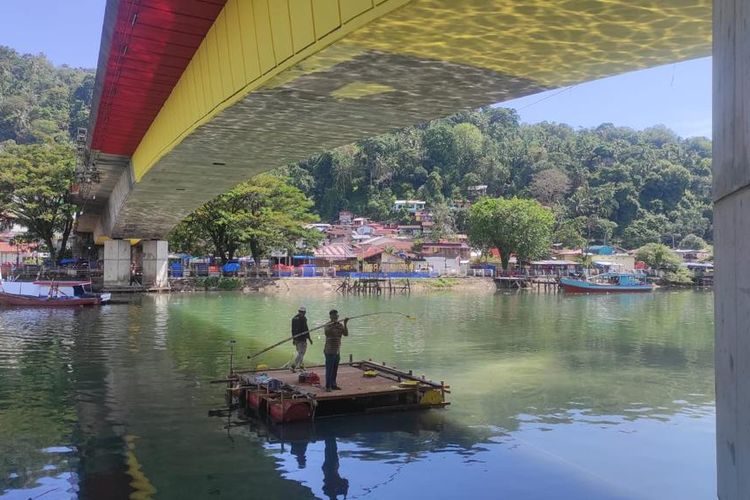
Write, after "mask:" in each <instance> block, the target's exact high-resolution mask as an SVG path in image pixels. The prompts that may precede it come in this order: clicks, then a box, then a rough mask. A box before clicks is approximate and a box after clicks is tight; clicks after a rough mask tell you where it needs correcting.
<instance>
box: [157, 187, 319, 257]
mask: <svg viewBox="0 0 750 500" xmlns="http://www.w3.org/2000/svg"><path fill="white" fill-rule="evenodd" d="M312 204H313V203H312V201H310V199H308V198H307V197H306V196H305V195H304V194H303V193H302V192H301V191H300V190H299V189H297V188H295V187H292V186H290V185H289V184H287V183H286V182H285V180H284V179H283V178H280V177H276V176H273V175H271V174H261V175H258V176H256V177H254V178H252V179H250V180H249V181H247V182H245V183H242V184H240V185H239V186H237V187H235V188H234V189H232V190H231V191H229V192H228V193H225V194H222V195H220V196H218V197H216V198H215V199H213V200H211V201H209V202H208V203H206V204H205V205H203V206H202V207H200V208H198V209H197V210H196V211H195V212H193V213H192V214H190V215H189V216H188V217H187V218H186V219H185V220H183V221H182V222H181V223H180V224H178V226H177V227H175V229H174V230H173V231H172V233H171V234H170V245H174V248H175V249H178V250H181V251H185V252H188V253H193V252H203V251H205V250H210V251H212V253H213V254H214V255H216V256H218V257H221V258H222V259H223V260H224V261H225V262H226V261H228V260H232V259H233V258H234V257H235V255H236V253H237V252H238V250H240V249H241V248H247V249H248V250H249V251H250V253H251V254H252V256H253V258H254V259H255V260H256V261H259V260H260V259H261V258H262V257H263V256H264V255H265V254H266V253H267V252H268V251H269V250H270V249H272V248H284V249H293V248H295V246H296V244H297V242H298V241H300V240H303V241H305V242H306V244H307V245H308V246H312V247H314V246H316V245H317V244H318V243H319V242H320V241H321V238H322V235H321V233H320V232H319V231H317V230H315V229H309V228H306V227H305V225H306V224H308V223H310V222H315V221H317V220H318V218H317V217H316V216H315V215H313V214H312V213H311V212H310V208H311V207H312Z"/></svg>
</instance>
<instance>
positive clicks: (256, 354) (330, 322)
mask: <svg viewBox="0 0 750 500" xmlns="http://www.w3.org/2000/svg"><path fill="white" fill-rule="evenodd" d="M379 314H397V315H399V316H404V317H405V318H407V319H410V320H416V319H417V318H415V317H414V316H410V315H408V314H404V313H402V312H397V311H380V312H374V313H367V314H360V315H358V316H352V317H351V318H344V319H343V320H341V321H342V322H343V321H347V320H352V319H358V318H366V317H367V316H376V315H379ZM335 322H336V321H329V322H328V323H324V324H322V325H318V326H316V327H315V328H310V329H309V330H306V331H304V332H300V333H298V334H296V335H292V336H291V337H287V338H285V339H284V340H281V341H279V342H276V343H275V344H273V345H270V346H268V347H266V348H265V349H262V350H260V351H258V352H256V353H255V354H253V355H251V356H248V357H247V359H255V358H257V357H258V356H260V355H261V354H265V353H267V352H268V351H270V350H271V349H275V348H276V347H279V346H280V345H282V344H285V343H286V342H289V341H290V340H292V339H295V338H297V337H301V336H303V335H306V334H308V333H310V332H314V331H315V330H320V329H321V328H325V327H327V326H328V325H332V324H334V323H335Z"/></svg>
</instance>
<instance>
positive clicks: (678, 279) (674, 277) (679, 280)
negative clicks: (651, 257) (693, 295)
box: [664, 267, 693, 285]
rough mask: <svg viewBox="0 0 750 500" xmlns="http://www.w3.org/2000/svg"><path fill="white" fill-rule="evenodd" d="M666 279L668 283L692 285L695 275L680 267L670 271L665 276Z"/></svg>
mask: <svg viewBox="0 0 750 500" xmlns="http://www.w3.org/2000/svg"><path fill="white" fill-rule="evenodd" d="M664 279H665V280H666V281H667V283H670V284H675V285H692V284H693V273H691V272H690V270H689V269H687V268H684V267H680V268H678V269H676V270H675V271H668V272H667V273H666V274H665V275H664Z"/></svg>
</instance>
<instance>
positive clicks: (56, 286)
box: [0, 276, 112, 307]
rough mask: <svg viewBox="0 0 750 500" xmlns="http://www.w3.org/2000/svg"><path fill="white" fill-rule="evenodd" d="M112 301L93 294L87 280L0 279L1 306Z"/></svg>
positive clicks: (108, 296)
mask: <svg viewBox="0 0 750 500" xmlns="http://www.w3.org/2000/svg"><path fill="white" fill-rule="evenodd" d="M111 298H112V294H110V293H93V292H92V291H91V282H90V281H57V280H55V281H9V280H4V279H3V278H2V276H0V305H7V306H26V307H71V306H96V305H101V304H105V303H107V302H109V300H110V299H111Z"/></svg>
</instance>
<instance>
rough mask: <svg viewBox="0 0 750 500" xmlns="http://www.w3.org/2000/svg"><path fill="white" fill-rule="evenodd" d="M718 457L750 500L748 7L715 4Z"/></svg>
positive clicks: (721, 481)
mask: <svg viewBox="0 0 750 500" xmlns="http://www.w3.org/2000/svg"><path fill="white" fill-rule="evenodd" d="M713 33H714V51H713V55H714V60H713V78H714V91H713V92H714V95H713V135H714V138H713V179H714V180H713V182H714V186H713V187H714V243H715V247H714V248H715V260H716V279H715V292H714V300H715V307H714V311H715V312H714V314H715V323H716V327H715V328H716V355H715V356H716V458H717V462H718V464H717V465H718V494H719V498H720V499H721V500H734V499H747V498H750V474H749V473H748V471H750V329H749V328H750V261H749V260H748V255H750V2H747V1H746V0H714V29H713Z"/></svg>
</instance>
